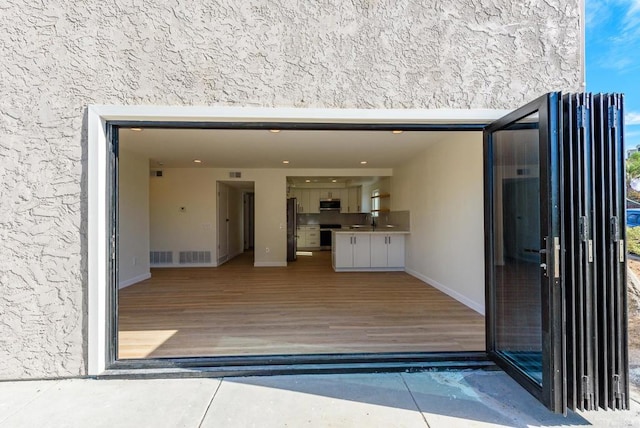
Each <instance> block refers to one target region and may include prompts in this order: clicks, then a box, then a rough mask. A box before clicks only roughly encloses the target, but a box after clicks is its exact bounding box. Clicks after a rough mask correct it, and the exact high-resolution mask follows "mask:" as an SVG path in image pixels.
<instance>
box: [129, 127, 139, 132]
mask: <svg viewBox="0 0 640 428" xmlns="http://www.w3.org/2000/svg"><path fill="white" fill-rule="evenodd" d="M129 129H130V130H132V131H136V132H140V131H142V128H129Z"/></svg>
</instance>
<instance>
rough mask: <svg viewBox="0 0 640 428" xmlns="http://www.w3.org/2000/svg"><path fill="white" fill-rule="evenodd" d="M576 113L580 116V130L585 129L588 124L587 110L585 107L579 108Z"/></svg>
mask: <svg viewBox="0 0 640 428" xmlns="http://www.w3.org/2000/svg"><path fill="white" fill-rule="evenodd" d="M576 113H577V116H578V120H577V122H578V123H577V125H578V128H584V127H585V123H586V122H587V108H586V107H585V106H578V108H577V110H576Z"/></svg>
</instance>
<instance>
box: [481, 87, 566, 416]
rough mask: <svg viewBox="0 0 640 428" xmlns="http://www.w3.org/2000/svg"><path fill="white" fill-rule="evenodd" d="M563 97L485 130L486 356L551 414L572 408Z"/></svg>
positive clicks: (544, 100) (529, 106)
mask: <svg viewBox="0 0 640 428" xmlns="http://www.w3.org/2000/svg"><path fill="white" fill-rule="evenodd" d="M561 129H562V115H561V97H560V94H558V93H550V94H547V95H545V96H543V97H540V98H538V99H537V100H535V101H533V102H531V103H529V104H527V105H526V106H524V107H522V108H520V109H518V110H516V111H514V112H512V113H511V114H509V115H507V116H505V117H503V118H502V119H500V120H498V121H496V122H494V123H492V124H491V125H489V126H488V127H487V128H486V129H485V136H484V138H485V142H484V146H485V147H484V150H485V229H486V237H487V239H486V256H485V258H486V285H487V287H486V289H487V299H486V302H487V311H486V312H487V318H486V321H487V323H486V324H487V352H488V353H489V355H490V356H491V357H492V358H493V359H494V360H495V361H496V363H497V364H498V365H499V366H500V367H502V368H503V369H504V370H505V371H506V372H507V373H509V374H510V375H511V376H512V377H513V378H514V379H516V380H517V381H518V382H519V383H520V384H521V385H522V386H524V387H525V388H526V389H527V390H528V391H529V392H531V393H532V394H533V395H534V396H535V397H537V398H538V399H539V400H540V401H541V402H542V403H544V404H545V405H546V406H547V407H548V408H549V409H551V410H553V411H555V412H564V411H565V409H566V381H565V377H564V373H565V365H564V361H565V359H564V352H565V351H564V340H563V334H564V330H563V316H564V309H563V283H562V281H561V280H560V278H561V267H562V266H563V263H562V260H561V258H562V257H563V252H562V248H561V245H562V242H561V227H562V224H561V218H562V216H561V210H562V208H563V207H562V200H563V198H562V195H561V191H562V190H561V189H562V188H561V185H560V173H561V171H560V168H561V167H560V165H561V162H560V161H559V156H560V154H559V148H560V139H561V132H560V131H561Z"/></svg>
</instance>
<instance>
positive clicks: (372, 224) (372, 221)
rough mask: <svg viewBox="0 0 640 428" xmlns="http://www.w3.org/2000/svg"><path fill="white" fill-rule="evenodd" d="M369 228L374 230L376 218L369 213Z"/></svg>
mask: <svg viewBox="0 0 640 428" xmlns="http://www.w3.org/2000/svg"><path fill="white" fill-rule="evenodd" d="M371 230H372V231H373V232H375V230H376V218H375V217H374V216H373V214H371Z"/></svg>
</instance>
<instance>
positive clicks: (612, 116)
mask: <svg viewBox="0 0 640 428" xmlns="http://www.w3.org/2000/svg"><path fill="white" fill-rule="evenodd" d="M608 122H609V123H608V124H607V125H608V126H609V129H614V128H615V127H616V124H617V123H618V109H617V108H616V107H615V106H609V121H608Z"/></svg>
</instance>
